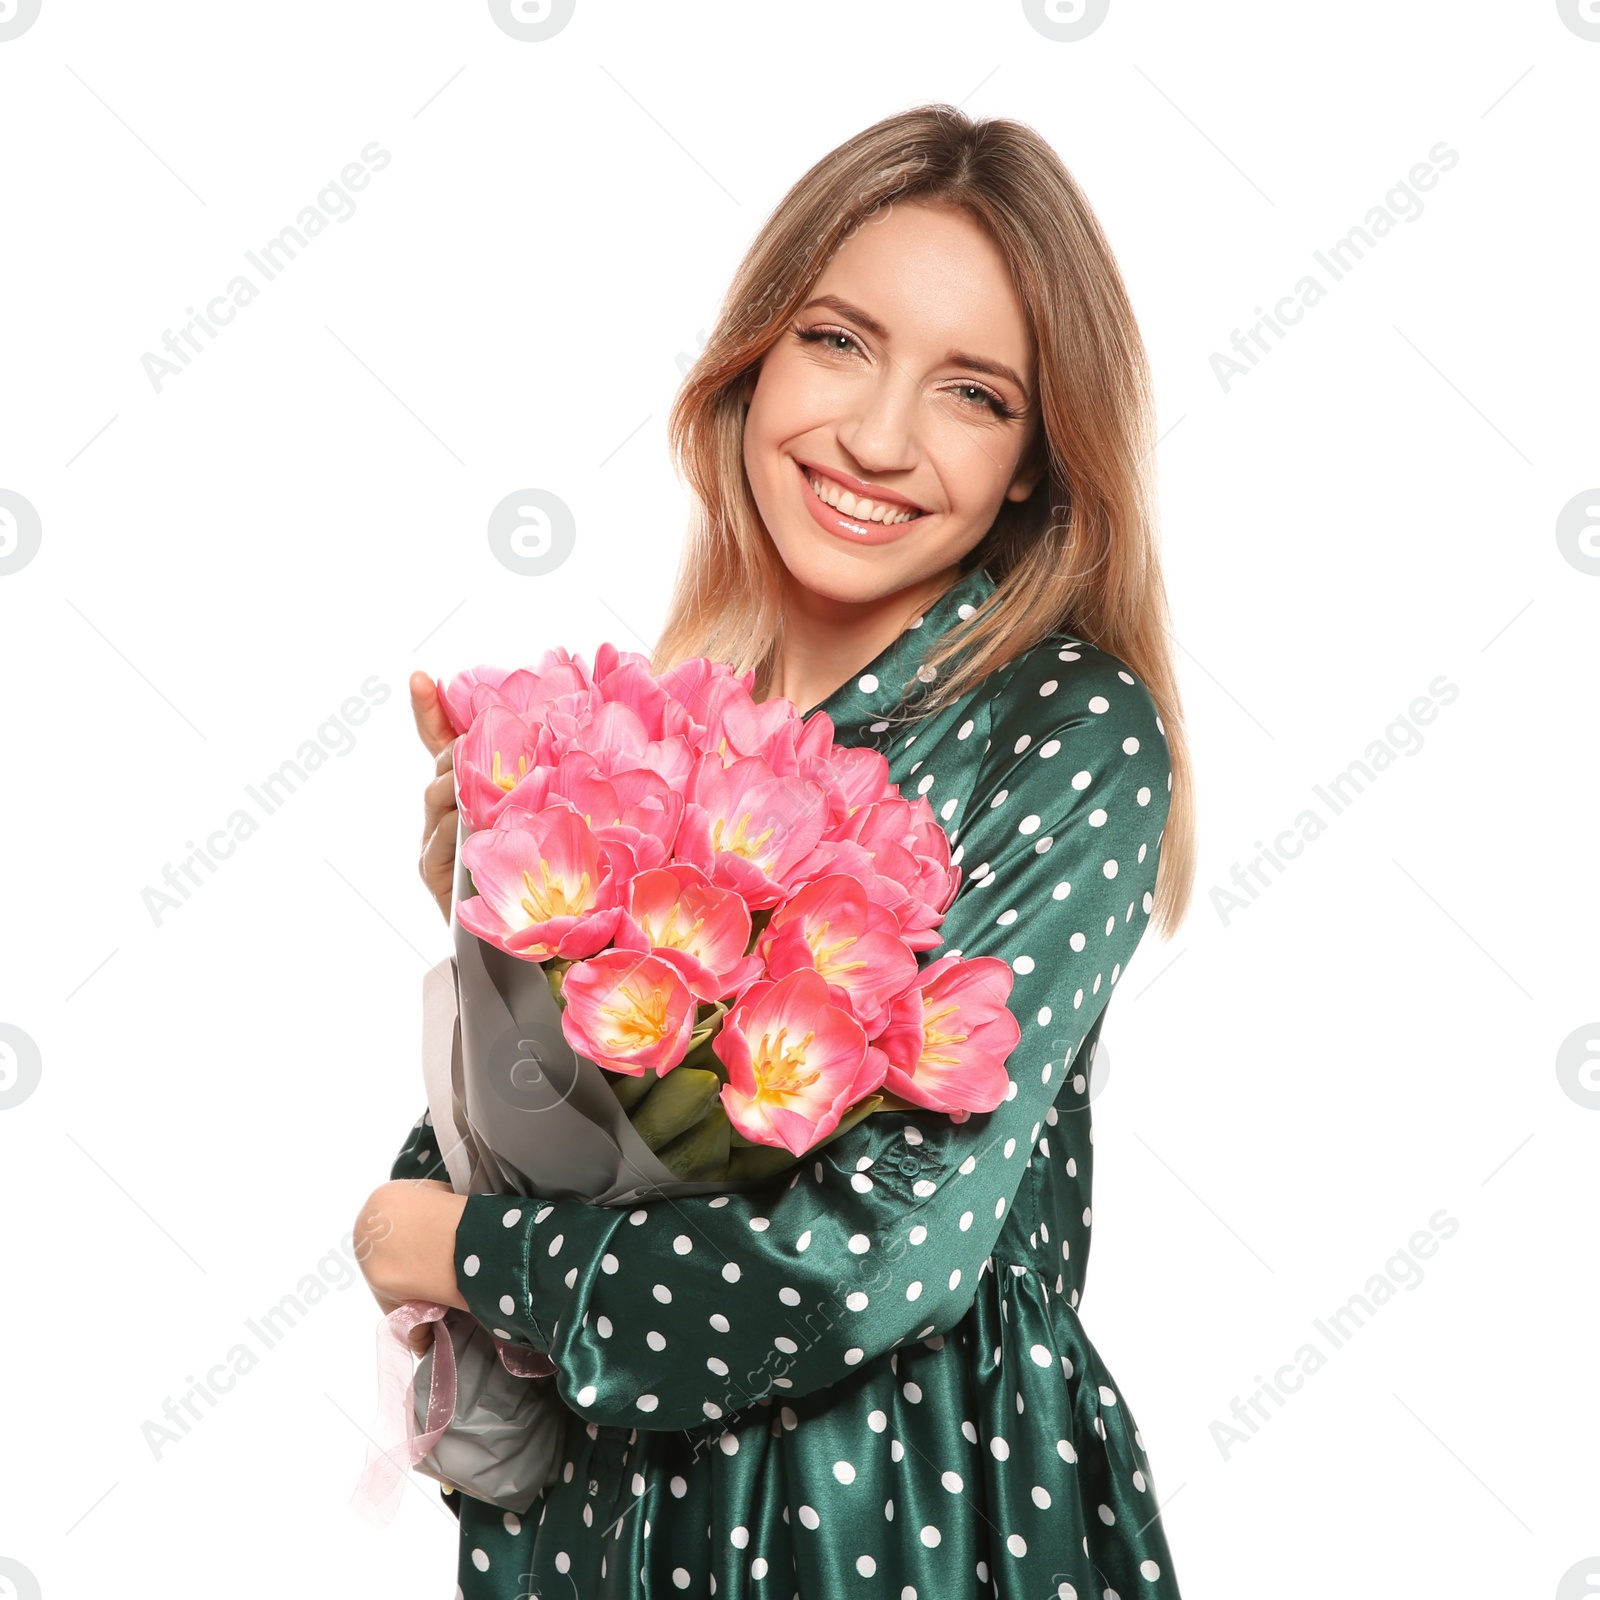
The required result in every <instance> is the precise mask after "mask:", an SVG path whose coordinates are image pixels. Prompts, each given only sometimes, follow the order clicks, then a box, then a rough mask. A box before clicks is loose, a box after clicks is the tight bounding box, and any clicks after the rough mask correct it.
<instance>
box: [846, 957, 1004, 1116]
mask: <svg viewBox="0 0 1600 1600" xmlns="http://www.w3.org/2000/svg"><path fill="white" fill-rule="evenodd" d="M1013 981H1014V980H1013V978H1012V974H1011V968H1010V967H1009V966H1007V965H1006V963H1005V962H1004V961H1001V960H1000V959H999V958H998V957H996V956H965V957H964V956H957V955H948V956H941V957H940V958H939V959H938V960H937V961H935V962H933V963H931V964H930V965H929V966H927V967H926V968H924V969H923V972H922V975H921V978H920V979H919V981H918V982H917V983H916V984H914V985H913V986H912V987H911V988H909V989H907V990H905V991H904V992H903V993H902V994H900V995H899V996H897V997H896V998H895V999H894V1000H893V1001H892V1002H891V1004H890V1007H889V1012H890V1022H889V1026H888V1027H887V1028H885V1029H884V1030H883V1032H882V1033H881V1034H879V1035H878V1037H877V1038H876V1039H875V1040H874V1041H873V1043H874V1044H876V1045H877V1046H878V1047H879V1048H880V1049H881V1050H882V1051H883V1052H884V1054H885V1055H886V1056H887V1057H888V1059H889V1065H888V1070H887V1071H886V1072H885V1074H884V1079H883V1087H884V1088H885V1089H887V1090H888V1091H889V1093H890V1094H895V1095H899V1096H900V1098H901V1099H902V1100H909V1101H911V1103H912V1104H913V1105H919V1106H927V1107H928V1108H929V1109H930V1110H932V1111H946V1112H950V1113H963V1114H964V1113H967V1112H971V1111H993V1110H994V1108H995V1107H996V1106H998V1105H999V1104H1000V1102H1001V1101H1002V1100H1004V1099H1005V1097H1006V1095H1007V1094H1008V1093H1009V1092H1010V1086H1011V1078H1010V1075H1009V1074H1008V1073H1007V1072H1006V1067H1005V1063H1006V1059H1007V1057H1009V1056H1010V1054H1011V1052H1012V1051H1013V1050H1015V1049H1016V1047H1017V1041H1018V1040H1019V1039H1020V1038H1021V1037H1022V1029H1021V1028H1020V1027H1019V1026H1018V1024H1017V1019H1016V1018H1015V1017H1014V1016H1013V1015H1012V1014H1011V1011H1010V1009H1009V1008H1008V1006H1007V1004H1006V1002H1007V1000H1008V999H1009V998H1010V995H1011V986H1012V983H1013Z"/></svg>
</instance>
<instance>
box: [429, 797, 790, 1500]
mask: <svg viewBox="0 0 1600 1600" xmlns="http://www.w3.org/2000/svg"><path fill="white" fill-rule="evenodd" d="M458 781H459V780H458ZM467 836H468V829H467V826H466V823H465V821H464V820H463V821H462V822H461V823H460V826H459V828H458V831H457V836H456V879H455V886H454V893H453V899H452V905H451V918H450V925H451V932H452V935H453V939H454V945H455V954H454V956H453V957H452V958H450V959H449V960H446V961H443V962H441V963H440V964H439V965H438V966H437V967H435V968H433V970H432V971H430V972H429V973H428V974H427V976H426V977H425V979H424V980H423V1030H422V1037H423V1063H422V1064H423V1078H424V1082H425V1084H426V1086H427V1095H428V1110H429V1113H430V1116H431V1118H432V1122H433V1129H434V1133H435V1134H436V1136H437V1137H438V1140H439V1153H440V1155H441V1157H442V1158H443V1160H444V1162H445V1167H446V1170H447V1171H448V1172H449V1174H450V1184H451V1187H452V1188H453V1189H454V1190H455V1191H456V1193H457V1194H483V1193H490V1194H515V1195H521V1196H524V1197H532V1198H536V1199H544V1200H581V1201H585V1202H587V1203H589V1204H591V1205H604V1206H625V1205H631V1204H633V1203H634V1202H635V1201H639V1200H649V1199H657V1198H663V1197H666V1196H676V1195H692V1194H719V1193H728V1192H733V1191H737V1190H741V1189H751V1188H757V1187H760V1186H762V1185H764V1184H770V1183H772V1182H773V1181H774V1179H773V1178H772V1177H770V1176H768V1177H765V1178H756V1179H746V1180H744V1181H742V1182H725V1183H715V1182H713V1183H706V1182H693V1183H691V1182H687V1181H685V1180H683V1179H681V1178H678V1177H676V1176H675V1175H674V1174H673V1173H672V1171H671V1170H670V1169H669V1168H668V1167H667V1166H666V1165H665V1164H664V1163H663V1162H661V1161H660V1160H658V1159H657V1157H656V1155H655V1154H654V1152H653V1151H652V1150H651V1149H650V1147H649V1146H648V1145H647V1144H645V1142H644V1141H643V1140H642V1139H641V1138H640V1137H639V1135H638V1134H637V1133H636V1132H634V1129H633V1125H632V1123H630V1122H629V1121H628V1117H627V1113H626V1112H625V1111H624V1110H623V1109H622V1106H621V1104H620V1102H619V1101H618V1100H617V1097H616V1095H615V1094H614V1093H613V1092H612V1090H611V1087H610V1085H609V1084H608V1083H607V1081H606V1075H605V1073H604V1072H602V1070H601V1069H600V1067H599V1066H598V1065H597V1064H596V1063H595V1062H593V1061H591V1060H589V1059H588V1058H587V1057H585V1056H581V1055H579V1054H578V1053H577V1052H576V1051H575V1050H573V1048H572V1046H571V1045H570V1044H568V1043H567V1039H566V1035H565V1034H564V1033H563V1032H562V1029H561V1007H560V1005H559V1003H558V1002H557V1000H556V998H555V996H554V994H552V993H551V990H550V984H549V980H548V978H547V977H546V976H545V973H544V969H543V968H542V967H540V966H539V965H538V963H536V962H532V961H522V960H519V959H518V958H517V957H515V956H510V955H507V954H506V953H505V952H504V951H501V950H497V949H496V948H494V946H492V945H489V944H485V943H484V941H483V940H481V939H479V938H478V937H477V936H476V935H475V934H472V933H469V932H468V931H467V929H465V928H463V927H462V926H461V923H460V921H459V919H458V918H457V917H456V915H455V908H456V906H457V905H459V904H460V902H461V901H462V900H463V899H465V898H466V897H467V896H468V895H470V894H471V893H472V892H473V889H472V880H471V876H470V874H469V873H468V872H467V869H466V867H465V865H464V864H463V862H462V860H461V845H462V843H463V841H464V840H465V839H466V838H467ZM469 1325H470V1326H469ZM443 1326H444V1327H445V1328H446V1329H447V1331H448V1332H449V1334H450V1337H451V1340H452V1343H453V1344H454V1346H455V1350H456V1359H457V1368H458V1372H460V1373H461V1375H462V1381H461V1382H460V1383H459V1385H458V1396H457V1404H456V1415H455V1418H454V1420H453V1421H452V1422H451V1423H450V1425H449V1427H448V1428H447V1429H446V1431H445V1434H444V1436H443V1437H442V1438H441V1439H440V1440H439V1443H438V1444H437V1445H436V1446H435V1447H434V1450H433V1452H432V1453H431V1454H430V1455H429V1456H427V1457H426V1458H425V1459H424V1460H423V1461H422V1462H421V1463H419V1464H418V1470H419V1471H422V1472H424V1473H426V1474H427V1475H428V1476H430V1477H434V1478H437V1479H439V1480H440V1481H441V1482H444V1483H447V1484H450V1485H452V1486H453V1487H455V1488H458V1489H461V1490H463V1491H464V1492H466V1493H467V1494H470V1495H472V1496H473V1497H474V1498H475V1499H481V1500H484V1501H487V1502H488V1503H489V1504H491V1505H496V1506H501V1507H503V1508H504V1509H506V1510H512V1511H518V1512H522V1511H526V1510H527V1509H528V1507H529V1506H530V1505H531V1504H532V1503H533V1500H534V1499H535V1498H536V1497H537V1494H538V1491H539V1489H540V1488H541V1487H543V1485H544V1484H545V1483H547V1482H549V1481H552V1480H553V1478H554V1475H555V1472H556V1467H557V1463H558V1461H559V1457H560V1450H561V1444H562V1437H563V1425H564V1422H565V1419H566V1417H567V1416H568V1415H569V1414H570V1413H569V1412H568V1410H567V1407H566V1406H565V1404H564V1403H563V1402H562V1400H561V1398H560V1396H559V1395H558V1394H557V1392H556V1386H555V1379H554V1377H540V1378H518V1377H514V1376H512V1375H511V1374H509V1373H507V1372H506V1371H505V1369H504V1367H503V1366H502V1365H501V1364H500V1363H499V1361H498V1358H497V1357H494V1358H493V1365H494V1367H495V1368H496V1372H495V1373H486V1372H485V1371H484V1361H483V1352H484V1350H485V1348H487V1350H488V1351H489V1353H490V1356H491V1357H493V1352H494V1346H493V1341H492V1340H491V1339H489V1337H488V1336H487V1334H483V1337H482V1338H481V1340H480V1339H479V1338H477V1336H476V1335H474V1334H473V1333H472V1331H471V1330H472V1329H474V1328H477V1324H476V1323H475V1322H473V1319H472V1318H470V1317H467V1316H465V1314H459V1315H458V1314H457V1313H454V1312H452V1313H451V1316H450V1318H449V1319H447V1321H446V1323H445V1324H443ZM477 1331H478V1333H479V1334H482V1332H483V1330H481V1329H478V1330H477ZM435 1336H436V1337H437V1334H436V1335H435ZM431 1372H432V1352H431V1349H430V1351H429V1353H428V1354H427V1355H425V1356H424V1357H423V1359H422V1361H421V1363H420V1364H419V1366H418V1368H417V1372H416V1378H415V1381H414V1386H413V1400H414V1403H415V1406H416V1414H417V1418H418V1422H419V1426H420V1424H421V1422H422V1420H423V1419H424V1418H425V1417H426V1414H427V1401H428V1386H429V1383H430V1382H431ZM469 1373H470V1386H469Z"/></svg>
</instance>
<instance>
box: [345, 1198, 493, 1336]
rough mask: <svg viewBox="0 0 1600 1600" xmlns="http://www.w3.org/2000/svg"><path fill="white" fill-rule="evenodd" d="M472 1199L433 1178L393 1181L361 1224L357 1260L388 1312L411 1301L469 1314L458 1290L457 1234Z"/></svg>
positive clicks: (365, 1212)
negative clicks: (466, 1206)
mask: <svg viewBox="0 0 1600 1600" xmlns="http://www.w3.org/2000/svg"><path fill="white" fill-rule="evenodd" d="M466 1202H467V1197H466V1196H465V1195H460V1194H456V1193H455V1192H454V1191H453V1190H452V1189H451V1187H450V1185H449V1184H448V1183H439V1182H437V1181H435V1180H433V1179H428V1178H400V1179H391V1180H390V1182H388V1183H385V1184H381V1185H380V1186H379V1187H378V1188H376V1189H374V1190H373V1191H372V1194H371V1195H370V1196H369V1197H368V1199H367V1202H366V1204H365V1205H364V1206H362V1208H361V1212H360V1215H359V1216H358V1217H357V1218H356V1225H355V1229H354V1234H355V1241H354V1242H355V1252H356V1259H357V1260H358V1261H359V1262H360V1263H361V1271H362V1273H363V1274H364V1275H365V1277H366V1280H367V1284H368V1287H369V1288H371V1290H372V1292H373V1294H374V1295H375V1296H376V1297H377V1300H378V1304H379V1305H380V1306H381V1307H383V1309H384V1310H385V1311H386V1312H387V1311H392V1310H393V1309H394V1308H395V1306H397V1305H399V1304H400V1303H401V1302H403V1301H406V1300H432V1301H434V1302H435V1303H436V1304H438V1305H446V1306H456V1307H459V1308H460V1309H461V1310H463V1311H465V1310H466V1309H467V1302H466V1300H465V1299H464V1298H463V1297H462V1294H461V1292H460V1290H459V1289H458V1288H457V1287H456V1271H455V1261H454V1251H455V1235H456V1228H457V1226H458V1225H459V1224H460V1221H461V1212H462V1209H463V1208H464V1207H465V1205H466Z"/></svg>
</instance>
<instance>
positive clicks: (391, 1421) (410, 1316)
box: [351, 1300, 556, 1528]
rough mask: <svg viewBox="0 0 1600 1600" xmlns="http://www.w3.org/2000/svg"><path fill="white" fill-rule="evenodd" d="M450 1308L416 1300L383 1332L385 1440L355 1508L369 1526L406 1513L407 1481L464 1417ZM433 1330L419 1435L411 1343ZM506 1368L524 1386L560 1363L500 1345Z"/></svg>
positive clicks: (381, 1432)
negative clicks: (428, 1327) (425, 1329)
mask: <svg viewBox="0 0 1600 1600" xmlns="http://www.w3.org/2000/svg"><path fill="white" fill-rule="evenodd" d="M449 1310H450V1308H449V1307H448V1306H442V1305H436V1304H435V1303H434V1302H433V1301H431V1300H408V1301H406V1303H405V1304H404V1305H401V1306H397V1307H396V1308H395V1309H394V1310H393V1311H391V1312H390V1313H389V1315H388V1316H386V1317H385V1318H384V1319H383V1321H382V1322H380V1323H379V1324H378V1422H377V1428H378V1436H377V1440H376V1441H375V1442H370V1443H369V1444H368V1446H367V1461H366V1465H365V1467H363V1468H362V1472H361V1477H360V1478H359V1479H358V1480H357V1482H356V1487H355V1493H354V1494H353V1495H352V1496H351V1505H352V1507H353V1508H354V1509H355V1511H356V1512H357V1513H358V1514H359V1515H360V1516H362V1517H364V1518H365V1519H366V1520H367V1521H368V1522H371V1523H373V1524H374V1525H375V1526H377V1527H380V1528H381V1527H386V1526H388V1524H389V1522H390V1521H391V1520H392V1519H393V1517H394V1514H395V1512H396V1511H397V1510H398V1509H399V1505H400V1497H401V1495H402V1494H403V1492H404V1490H405V1483H406V1473H407V1472H409V1471H410V1470H411V1468H413V1467H414V1466H415V1465H416V1464H417V1463H418V1462H419V1461H421V1460H422V1459H423V1458H424V1457H425V1456H426V1455H427V1454H428V1453H429V1452H430V1451H431V1450H432V1449H433V1447H434V1446H435V1445H436V1444H437V1443H438V1442H439V1440H440V1439H442V1438H443V1437H444V1432H445V1429H446V1428H448V1427H449V1426H450V1423H451V1422H452V1421H453V1420H454V1418H455V1414H456V1350H455V1346H454V1345H453V1344H452V1343H451V1341H450V1334H449V1331H448V1330H447V1329H446V1328H445V1326H444V1318H445V1315H446V1313H447V1312H448V1311H449ZM425 1322H435V1323H437V1324H438V1326H437V1327H436V1328H435V1329H434V1331H433V1367H432V1371H431V1374H430V1381H429V1385H428V1410H427V1418H426V1425H425V1426H424V1427H423V1429H422V1431H421V1432H420V1433H419V1432H418V1431H417V1425H416V1422H417V1419H416V1410H415V1407H414V1406H413V1404H412V1398H411V1392H412V1384H413V1381H414V1378H415V1372H416V1369H415V1366H414V1365H413V1357H414V1354H415V1352H413V1350H412V1348H411V1343H410V1340H409V1338H408V1335H409V1334H410V1333H411V1330H412V1329H413V1328H418V1327H421V1326H422V1324H423V1323H425ZM494 1343H495V1349H496V1351H497V1352H498V1353H499V1356H500V1362H501V1365H503V1366H504V1367H505V1369H506V1371H507V1372H509V1373H510V1374H511V1375H512V1376H513V1377H516V1378H543V1377H548V1376H549V1375H550V1374H551V1373H553V1372H554V1371H555V1370H556V1369H555V1363H554V1362H553V1361H551V1359H550V1358H549V1357H548V1356H544V1355H540V1354H539V1353H538V1352H537V1351H535V1350H527V1349H524V1348H523V1347H522V1346H520V1345H514V1344H510V1343H508V1342H507V1341H506V1340H504V1339H500V1338H496V1339H495V1341H494Z"/></svg>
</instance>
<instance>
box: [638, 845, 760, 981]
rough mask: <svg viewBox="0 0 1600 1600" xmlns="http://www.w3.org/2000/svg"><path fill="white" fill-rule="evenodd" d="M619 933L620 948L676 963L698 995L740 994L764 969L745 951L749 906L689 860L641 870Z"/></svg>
mask: <svg viewBox="0 0 1600 1600" xmlns="http://www.w3.org/2000/svg"><path fill="white" fill-rule="evenodd" d="M615 937H616V943H617V946H618V948H619V949H625V950H648V951H650V952H651V953H653V954H654V955H656V956H658V957H659V958H660V959H661V960H663V961H666V962H669V963H670V964H671V965H672V966H674V967H676V968H677V969H678V971H679V973H680V974H682V977H683V981H684V982H685V983H686V984H687V985H688V987H689V989H690V990H691V992H692V993H693V994H694V995H695V996H696V998H698V999H700V1000H721V999H723V998H725V997H726V996H728V995H730V994H738V993H740V992H741V991H742V990H744V989H746V988H748V987H749V986H750V984H752V983H753V982H754V981H755V980H756V979H757V978H759V977H760V976H761V975H762V965H761V958H760V957H759V956H753V955H751V956H747V955H746V954H745V951H746V950H747V949H748V948H749V945H750V908H749V907H748V906H747V905H746V904H745V903H744V901H743V900H742V899H740V897H739V896H738V895H736V894H735V893H733V891H732V890H731V889H718V888H717V887H716V886H715V885H714V884H713V883H712V882H711V880H710V879H709V878H707V877H706V875H705V873H703V872H702V871H701V870H700V869H699V868H698V867H692V866H690V865H688V864H687V863H686V862H679V863H676V864H674V865H672V866H669V867H659V868H655V869H653V870H649V871H645V872H641V873H639V875H638V876H637V877H636V878H635V879H634V880H633V882H632V883H631V884H630V885H629V888H628V900H627V906H626V914H625V915H624V916H623V917H622V919H621V920H620V921H619V922H618V924H617V931H616V936H615Z"/></svg>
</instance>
